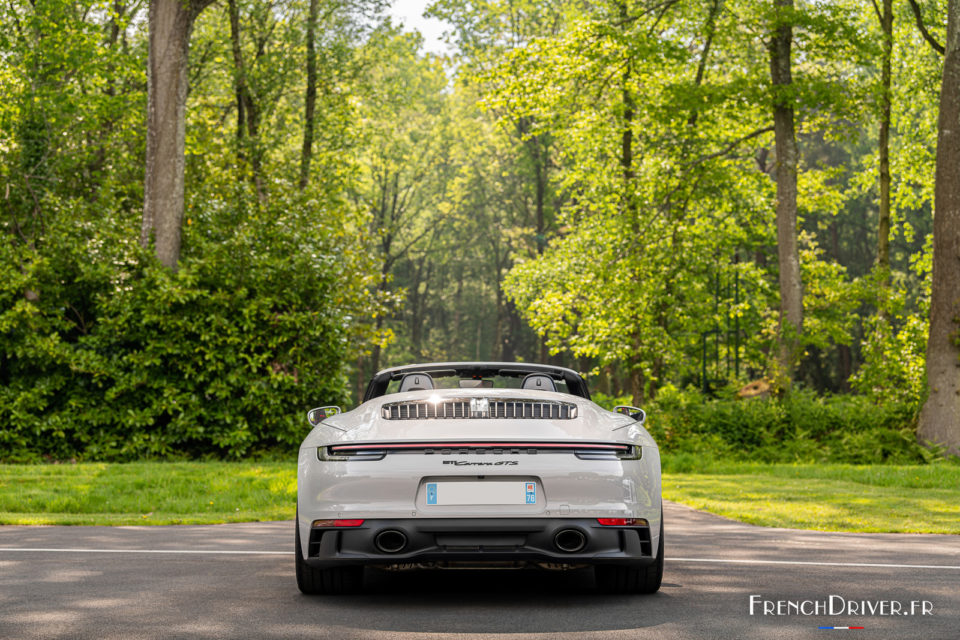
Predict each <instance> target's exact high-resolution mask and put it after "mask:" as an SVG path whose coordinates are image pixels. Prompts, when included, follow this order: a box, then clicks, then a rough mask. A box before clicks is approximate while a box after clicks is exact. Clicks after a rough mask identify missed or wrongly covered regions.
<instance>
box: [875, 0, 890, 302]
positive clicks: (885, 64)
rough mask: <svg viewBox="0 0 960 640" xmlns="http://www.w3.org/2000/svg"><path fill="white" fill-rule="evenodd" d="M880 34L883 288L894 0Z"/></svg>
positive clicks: (886, 1) (883, 280)
mask: <svg viewBox="0 0 960 640" xmlns="http://www.w3.org/2000/svg"><path fill="white" fill-rule="evenodd" d="M880 27H881V28H882V30H883V60H882V63H881V72H880V84H881V92H882V98H881V101H880V140H879V146H880V220H879V224H878V225H877V276H878V277H879V278H880V286H881V287H883V288H886V286H887V284H888V282H889V280H890V78H891V72H890V60H891V57H892V56H893V0H883V14H882V15H881V16H880ZM885 297H886V296H882V297H881V300H880V302H879V313H880V315H881V316H882V317H883V316H885V314H886V302H885V300H884V298H885Z"/></svg>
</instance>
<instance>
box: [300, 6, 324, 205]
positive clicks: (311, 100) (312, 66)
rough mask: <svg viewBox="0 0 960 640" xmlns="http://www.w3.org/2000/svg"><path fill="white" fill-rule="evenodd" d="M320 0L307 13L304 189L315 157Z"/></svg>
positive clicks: (302, 187)
mask: <svg viewBox="0 0 960 640" xmlns="http://www.w3.org/2000/svg"><path fill="white" fill-rule="evenodd" d="M319 6H320V0H310V11H309V13H308V15H307V94H306V96H305V98H304V108H303V119H304V121H303V147H302V148H301V150H300V182H299V187H300V190H301V191H302V190H303V189H306V187H307V183H308V182H309V181H310V160H311V159H312V158H313V120H314V113H315V111H316V108H317V44H316V38H317V14H318V12H319Z"/></svg>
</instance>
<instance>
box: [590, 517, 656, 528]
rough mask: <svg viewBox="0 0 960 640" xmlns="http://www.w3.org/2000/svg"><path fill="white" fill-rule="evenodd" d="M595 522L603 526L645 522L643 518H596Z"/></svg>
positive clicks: (622, 525) (624, 525)
mask: <svg viewBox="0 0 960 640" xmlns="http://www.w3.org/2000/svg"><path fill="white" fill-rule="evenodd" d="M597 522H599V523H600V524H601V525H603V526H605V527H629V526H631V525H637V524H647V521H646V520H644V519H643V518H597Z"/></svg>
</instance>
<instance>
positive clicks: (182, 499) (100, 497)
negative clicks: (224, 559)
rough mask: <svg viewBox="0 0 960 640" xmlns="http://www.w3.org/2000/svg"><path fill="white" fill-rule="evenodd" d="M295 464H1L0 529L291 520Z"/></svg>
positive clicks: (294, 494) (293, 510)
mask: <svg viewBox="0 0 960 640" xmlns="http://www.w3.org/2000/svg"><path fill="white" fill-rule="evenodd" d="M296 496H297V471H296V464H295V463H292V462H291V463H259V462H257V463H252V462H236V463H231V462H144V463H129V464H100V463H86V464H56V465H0V524H110V525H129V524H210V523H218V522H244V521H252V520H284V519H289V518H293V516H294V513H295V510H296Z"/></svg>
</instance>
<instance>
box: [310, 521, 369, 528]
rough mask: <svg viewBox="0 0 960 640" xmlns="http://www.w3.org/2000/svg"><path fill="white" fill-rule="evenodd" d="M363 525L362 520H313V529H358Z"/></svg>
mask: <svg viewBox="0 0 960 640" xmlns="http://www.w3.org/2000/svg"><path fill="white" fill-rule="evenodd" d="M361 525H363V520H314V521H313V528H314V529H326V528H331V527H359V526H361Z"/></svg>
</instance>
